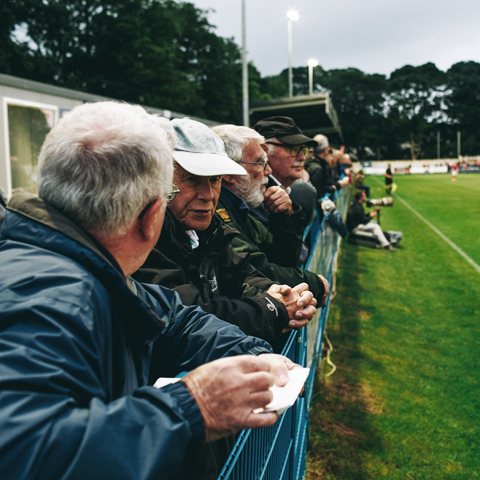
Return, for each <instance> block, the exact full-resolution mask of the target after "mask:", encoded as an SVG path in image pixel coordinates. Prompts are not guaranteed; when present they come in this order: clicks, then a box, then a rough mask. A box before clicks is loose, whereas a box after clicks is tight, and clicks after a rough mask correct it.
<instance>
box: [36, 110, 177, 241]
mask: <svg viewBox="0 0 480 480" xmlns="http://www.w3.org/2000/svg"><path fill="white" fill-rule="evenodd" d="M174 142H175V140H174V131H173V128H172V127H171V126H170V124H169V121H168V120H167V119H163V118H161V117H158V116H156V115H150V114H148V113H147V112H146V111H145V110H144V109H143V108H141V107H138V106H133V105H127V104H122V103H116V102H98V103H91V104H84V105H80V106H78V107H76V108H74V109H73V110H72V111H71V112H69V113H68V114H67V115H65V116H64V117H63V118H62V119H61V120H60V121H59V122H58V124H57V125H56V126H55V127H54V128H53V129H52V130H51V131H50V133H49V134H48V135H47V138H46V139H45V143H44V144H43V147H42V150H41V152H40V156H39V160H38V165H39V180H38V186H39V197H40V198H42V199H44V200H45V201H47V202H48V203H49V204H50V205H52V206H53V207H54V208H56V209H57V210H59V211H60V212H62V213H63V214H64V215H65V216H67V217H68V218H70V219H71V220H72V221H73V222H75V223H76V224H77V225H79V226H80V227H82V228H83V229H84V230H86V231H88V232H90V233H92V234H93V235H95V236H98V237H100V238H114V237H115V236H119V235H122V234H124V233H125V232H126V230H127V229H128V227H129V226H130V225H131V224H132V223H133V222H134V220H135V219H136V218H137V217H138V215H139V213H140V212H141V211H142V209H143V208H144V207H145V206H146V205H148V204H149V203H150V202H152V201H154V200H157V199H159V198H165V197H166V195H167V193H168V192H169V191H170V189H171V184H172V175H173V162H172V151H173V147H174Z"/></svg>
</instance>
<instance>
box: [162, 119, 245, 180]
mask: <svg viewBox="0 0 480 480" xmlns="http://www.w3.org/2000/svg"><path fill="white" fill-rule="evenodd" d="M171 124H172V126H173V128H174V130H175V150H174V151H173V158H174V159H175V160H176V161H177V162H178V163H179V164H180V165H181V166H182V167H183V168H184V169H185V170H186V171H187V172H190V173H193V174H194V175H200V176H203V177H210V176H215V175H246V174H247V171H246V170H245V169H244V168H243V167H242V166H241V165H239V164H238V163H237V162H234V161H233V160H231V159H230V158H228V155H227V153H226V152H225V145H224V144H223V141H222V139H221V138H220V137H219V136H218V135H217V134H216V133H215V132H213V131H212V130H210V128H208V127H207V126H206V125H205V124H203V123H200V122H197V121H195V120H191V119H190V118H188V117H185V118H181V119H178V118H176V119H174V120H172V121H171Z"/></svg>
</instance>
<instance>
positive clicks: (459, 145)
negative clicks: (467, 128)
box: [457, 130, 462, 160]
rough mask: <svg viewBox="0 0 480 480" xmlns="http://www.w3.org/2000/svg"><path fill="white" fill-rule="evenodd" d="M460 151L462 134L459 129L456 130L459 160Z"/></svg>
mask: <svg viewBox="0 0 480 480" xmlns="http://www.w3.org/2000/svg"><path fill="white" fill-rule="evenodd" d="M461 153H462V134H461V132H460V130H458V131H457V157H458V159H459V160H460V155H461Z"/></svg>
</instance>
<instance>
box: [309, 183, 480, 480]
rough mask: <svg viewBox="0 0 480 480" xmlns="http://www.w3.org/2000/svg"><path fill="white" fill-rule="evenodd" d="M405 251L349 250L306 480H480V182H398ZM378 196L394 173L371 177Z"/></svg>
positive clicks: (385, 223)
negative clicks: (332, 366)
mask: <svg viewBox="0 0 480 480" xmlns="http://www.w3.org/2000/svg"><path fill="white" fill-rule="evenodd" d="M394 181H395V183H396V184H397V185H398V189H397V190H396V192H395V193H394V194H393V195H392V196H393V198H394V206H393V207H392V208H388V207H385V208H383V209H382V212H381V225H382V228H383V229H384V230H400V231H402V232H403V234H404V238H403V240H402V242H401V244H400V248H399V249H398V250H397V251H395V252H388V251H385V250H373V249H369V248H366V247H359V246H353V245H349V244H347V243H346V242H345V241H344V242H342V244H341V252H340V257H339V271H338V274H337V293H336V296H335V298H334V300H333V301H332V307H331V310H330V316H329V323H328V326H327V333H328V336H329V339H330V341H331V342H332V344H333V346H334V352H333V353H332V356H331V358H332V361H333V362H334V363H335V364H336V366H337V371H336V372H335V373H334V374H333V375H332V376H329V377H327V376H326V375H327V374H328V372H329V371H330V367H329V366H328V365H327V364H326V362H323V363H322V368H321V369H319V371H318V373H317V379H316V387H315V388H316V390H315V396H314V400H313V403H312V409H311V411H310V450H309V456H308V461H307V475H306V478H307V479H338V480H340V479H341V480H350V479H352V480H353V479H355V480H357V479H358V480H367V479H377V478H384V479H389V480H397V479H398V480H400V479H402V480H403V479H415V480H420V479H429V480H443V479H458V480H465V479H475V478H480V272H479V271H478V270H477V269H476V268H475V267H474V266H472V265H471V264H470V263H468V262H467V260H466V259H465V258H464V257H462V256H461V255H460V254H459V252H458V251H457V250H455V249H454V248H452V246H451V245H450V244H449V243H448V242H447V241H445V239H443V238H442V237H441V236H439V235H438V234H437V233H436V232H435V231H434V230H432V228H430V227H429V226H428V225H427V224H425V223H424V221H423V220H421V219H420V218H418V217H417V216H416V215H415V214H414V213H413V212H412V211H411V210H410V209H409V208H408V207H407V206H406V205H405V204H404V203H402V202H401V201H400V199H399V198H398V197H401V198H402V199H403V200H404V201H405V202H406V203H407V204H408V205H410V207H412V208H413V209H415V210H416V211H417V212H418V213H419V214H420V215H421V216H422V217H423V218H425V219H426V220H427V221H428V222H430V224H432V225H433V226H434V227H435V228H436V229H438V230H439V231H440V232H441V233H442V234H443V235H444V236H445V237H447V238H448V239H449V240H450V241H451V242H453V244H455V245H456V246H457V247H458V249H460V250H461V251H463V252H464V253H465V255H467V256H468V257H469V258H470V259H471V260H472V262H473V263H474V264H477V265H480V175H477V174H460V175H459V178H458V181H457V182H452V181H451V177H450V175H412V176H396V177H395V180H394ZM366 183H367V184H369V185H370V186H371V187H372V193H371V197H372V198H378V197H383V196H385V190H384V186H383V177H368V178H367V182H366Z"/></svg>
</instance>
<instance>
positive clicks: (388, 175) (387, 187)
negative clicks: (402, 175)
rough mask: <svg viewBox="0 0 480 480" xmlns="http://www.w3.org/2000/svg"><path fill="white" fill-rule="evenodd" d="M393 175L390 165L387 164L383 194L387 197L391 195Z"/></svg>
mask: <svg viewBox="0 0 480 480" xmlns="http://www.w3.org/2000/svg"><path fill="white" fill-rule="evenodd" d="M392 184H393V174H392V165H391V164H390V163H389V164H388V168H387V171H386V172H385V192H386V193H387V195H391V194H392Z"/></svg>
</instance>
